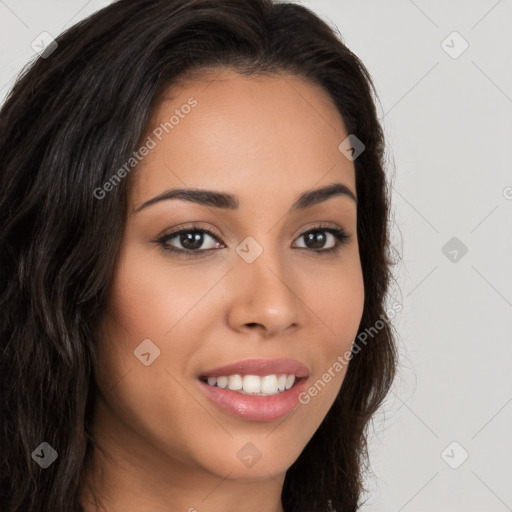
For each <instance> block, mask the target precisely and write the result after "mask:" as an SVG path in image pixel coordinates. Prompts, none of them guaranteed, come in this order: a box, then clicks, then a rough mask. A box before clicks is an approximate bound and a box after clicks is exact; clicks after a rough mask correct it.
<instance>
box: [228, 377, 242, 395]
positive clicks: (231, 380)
mask: <svg viewBox="0 0 512 512" xmlns="http://www.w3.org/2000/svg"><path fill="white" fill-rule="evenodd" d="M228 388H229V389H231V391H238V390H239V389H242V376H241V375H230V376H229V377H228Z"/></svg>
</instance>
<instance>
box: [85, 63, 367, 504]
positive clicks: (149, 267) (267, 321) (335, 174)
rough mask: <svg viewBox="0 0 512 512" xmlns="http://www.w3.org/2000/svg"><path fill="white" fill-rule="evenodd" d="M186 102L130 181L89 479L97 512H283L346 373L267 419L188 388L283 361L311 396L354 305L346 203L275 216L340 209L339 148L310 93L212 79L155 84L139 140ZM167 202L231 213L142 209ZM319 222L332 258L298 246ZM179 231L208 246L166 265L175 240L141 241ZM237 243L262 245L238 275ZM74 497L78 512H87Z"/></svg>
mask: <svg viewBox="0 0 512 512" xmlns="http://www.w3.org/2000/svg"><path fill="white" fill-rule="evenodd" d="M191 97H193V98H195V99H196V100H197V105H196V106H195V107H194V108H193V109H191V111H190V112H189V113H188V114H187V115H185V116H183V117H180V120H179V123H178V124H176V125H175V126H174V127H173V129H172V130H171V131H169V134H165V136H164V137H163V138H162V140H161V141H158V140H157V142H158V143H157V145H156V147H155V148H154V149H152V150H151V151H150V152H149V154H148V155H147V156H146V157H145V158H144V160H143V161H142V162H141V163H140V164H139V166H138V168H137V169H136V170H134V171H133V173H134V174H133V175H132V176H130V179H131V180H133V181H132V182H131V183H130V188H129V197H128V200H129V211H128V214H127V221H126V228H125V232H124V235H123V238H122V242H121V247H120V252H119V256H118V260H117V263H116V272H115V276H114V280H113V284H112V289H111V296H110V301H109V307H108V311H107V312H106V314H105V318H104V322H103V328H102V335H101V339H100V340H99V349H100V359H101V368H100V369H99V372H98V376H97V381H98V385H99V387H100V389H101V391H102V394H103V397H101V398H100V399H99V400H98V402H97V405H96V409H95V416H94V435H95V438H96V441H97V443H98V444H99V445H100V446H102V447H103V449H104V450H106V451H107V452H108V454H109V456H108V457H105V456H104V455H103V454H102V453H101V452H100V451H95V455H94V459H93V460H94V466H93V470H92V472H91V474H90V475H88V476H89V477H90V480H89V481H90V483H91V485H92V486H93V488H94V490H95V492H96V493H97V495H98V496H99V497H100V498H102V499H103V500H104V504H105V505H106V507H107V508H104V510H107V511H109V512H140V511H142V510H143V511H147V512H169V511H184V512H185V511H190V512H192V511H193V510H197V511H198V512H219V511H223V512H235V511H237V512H238V511H239V510H244V512H263V511H265V512H282V511H283V508H282V504H281V498H280V496H281V490H282V485H283V481H284V477H285V473H286V471H287V469H288V468H289V467H290V466H291V465H292V464H293V462H294V461H295V460H296V459H297V457H298V456H299V455H300V453H301V451H302V450H303V448H304V447H305V445H306V444H307V442H308V441H309V439H310V438H311V437H312V436H313V434H314V432H315V431H316V429H317V428H318V426H319V425H320V423H321V422H322V420H323V419H324V417H325V415H326V414H327V412H328V410H329V408H330V407H331V405H332V403H333V401H334V399H335V397H336V395H337V393H338V391H339V389H340V387H341V384H342V381H343V378H344V375H345V373H346V367H344V369H343V371H339V372H337V373H336V375H335V377H334V378H333V379H332V380H331V381H330V382H328V383H327V384H326V385H325V387H324V388H323V389H322V390H321V391H320V392H319V393H318V395H317V396H315V397H314V398H311V400H310V402H309V403H308V404H307V405H302V404H298V405H297V407H296V408H295V409H294V410H293V411H292V412H291V413H290V414H288V415H287V416H286V417H283V418H280V419H279V420H274V421H270V422H265V421H263V422H259V421H248V420H244V419H241V418H238V417H235V416H231V415H229V414H228V413H226V412H225V411H223V410H222V409H220V407H219V406H218V405H217V404H216V403H214V402H213V401H212V400H211V399H210V398H208V397H207V396H206V394H205V393H204V391H203V390H202V389H201V386H200V384H199V381H198V376H199V375H200V373H201V372H202V371H205V370H208V369H211V368H215V367H218V366H223V365H226V364H230V363H233V362H236V361H240V360H245V359H252V358H278V357H290V358H294V359H297V360H299V361H300V362H302V363H303V364H305V365H306V366H307V367H308V369H309V372H310V376H309V380H308V387H309V386H310V385H312V384H313V383H315V382H316V381H317V380H318V379H321V377H322V374H324V373H325V372H326V371H327V370H328V369H329V368H330V367H332V366H333V364H334V362H335V361H336V359H337V357H338V356H340V355H342V354H344V353H345V352H346V351H347V350H350V348H351V346H352V343H353V341H354V338H355V336H356V335H357V330H358V327H359V323H360V320H361V316H362V312H363V302H364V286H363V279H362V271H361V264H360V258H359V250H358V241H357V232H356V226H357V214H356V202H355V201H354V200H353V199H352V198H350V197H349V196H348V195H347V194H338V195H335V196H332V197H330V198H328V199H327V200H325V201H322V202H320V203H319V204H316V205H314V206H311V207H309V208H306V209H303V210H296V211H293V212H292V213H288V211H289V209H290V207H291V206H292V204H293V203H294V202H295V201H296V200H297V198H298V197H299V196H300V195H301V194H302V193H304V192H308V191H311V190H313V189H317V188H321V187H323V186H326V185H330V184H333V183H340V184H342V185H344V186H345V187H347V188H348V189H349V190H350V191H351V192H352V193H353V194H354V196H355V194H356V191H355V170H354V165H353V162H352V161H350V160H349V159H348V158H346V157H345V156H344V155H342V154H341V152H340V151H339V149H338V146H339V144H340V142H341V141H342V140H344V139H345V137H346V136H347V135H348V133H347V131H346V128H345V126H344V123H343V120H342V118H341V116H340V114H339V112H338V111H337V109H336V108H335V106H334V104H333V103H332V101H331V100H330V98H329V96H328V95H327V93H326V92H325V91H324V90H323V89H322V88H320V87H318V86H316V85H314V84H311V83H309V82H307V81H305V80H303V79H301V78H299V77H295V76H291V75H284V74H283V75H273V76H272V77H270V76H266V77H263V76H256V75H252V76H244V75H241V74H238V73H236V72H234V71H232V70H226V69H216V70H210V71H209V73H208V74H207V75H205V76H203V77H202V78H201V80H196V81H192V82H189V83H182V84H180V85H179V86H178V85H174V86H173V87H171V88H169V89H168V90H167V91H166V94H165V96H164V97H163V99H161V101H159V102H158V103H157V104H156V105H155V108H154V110H153V113H152V116H151V119H150V122H149V125H148V129H147V133H146V134H145V136H144V137H143V139H142V141H144V140H146V137H147V136H148V135H151V133H152V131H153V130H154V129H155V128H156V127H158V125H159V124H160V123H162V122H165V121H167V120H169V118H170V117H171V116H172V115H173V113H174V112H175V110H176V109H177V108H178V109H179V108H180V106H182V105H184V104H186V103H187V101H188V100H189V98H191ZM153 138H154V137H153ZM172 188H199V189H208V190H215V191H218V192H227V193H230V194H233V195H235V196H237V198H238V202H239V206H238V208H237V209H226V208H219V207H214V206H205V205H200V204H196V203H193V202H191V201H186V200H183V199H167V200H161V201H157V202H154V203H153V204H151V205H149V206H146V207H145V208H142V209H140V207H141V205H143V204H144V203H146V202H147V201H149V200H151V199H153V198H155V197H157V196H159V195H161V194H162V193H164V192H166V191H167V190H169V189H172ZM137 210H138V211H137ZM325 223H328V225H329V226H338V227H339V228H342V229H343V230H345V231H346V232H347V234H348V235H349V239H348V240H347V241H346V243H344V244H342V245H340V247H339V251H338V252H336V253H322V252H321V251H322V250H325V249H326V248H330V247H333V246H334V245H336V239H335V237H334V236H332V235H331V234H330V233H328V232H326V231H325V230H324V231H322V230H321V229H319V230H318V231H317V234H319V235H320V236H322V235H323V237H324V242H323V243H322V242H321V240H322V238H320V242H315V244H316V245H312V244H311V242H310V243H309V246H308V245H307V240H306V237H305V236H302V235H303V234H304V233H305V232H306V231H308V230H311V229H312V228H316V227H317V226H319V225H323V224H325ZM191 224H194V225H197V226H199V227H201V228H205V229H209V230H212V231H213V232H214V233H215V234H216V237H217V238H218V239H216V238H213V237H211V236H210V235H208V234H204V236H203V242H202V245H201V243H200V242H199V243H198V244H197V245H196V247H199V248H200V249H199V250H197V249H195V250H196V252H198V253H199V256H187V255H179V254H176V253H173V252H171V251H170V250H169V249H168V247H169V246H173V247H175V248H177V249H178V250H179V249H180V248H181V249H183V248H185V247H184V245H182V244H181V242H180V237H179V236H178V237H175V238H171V239H168V240H167V241H166V242H165V243H159V242H157V240H161V239H162V236H163V235H168V234H171V233H172V232H173V231H176V229H179V228H182V227H188V226H190V225H191ZM192 232H193V233H194V230H192ZM247 237H252V238H253V239H254V240H255V241H256V242H257V243H258V244H259V246H261V248H262V249H263V252H262V254H260V255H259V256H258V257H257V258H256V259H255V260H254V261H253V262H252V263H247V261H245V260H244V259H243V258H242V257H241V256H240V255H239V254H238V253H237V251H236V248H237V247H238V246H240V244H241V243H242V242H243V241H244V240H245V239H246V238H247ZM166 247H167V249H166ZM187 247H188V248H189V247H190V245H189V246H187ZM207 249H208V250H207ZM201 251H203V252H201ZM146 339H150V340H151V341H152V343H154V344H155V345H156V346H157V347H158V349H159V350H160V355H159V357H157V358H156V359H155V360H154V361H153V362H152V363H151V364H150V365H148V366H145V365H144V364H142V363H141V361H140V360H139V359H138V358H137V357H135V355H134V350H135V349H136V348H137V347H138V345H139V344H140V343H141V342H142V341H143V340H146ZM248 442H250V443H252V444H253V445H254V446H255V447H257V449H258V450H259V452H260V453H261V459H260V460H259V461H258V462H257V463H256V464H254V465H253V466H252V467H248V466H247V465H246V464H244V463H243V461H241V460H240V459H239V458H238V457H237V452H238V451H239V450H240V449H241V448H242V447H243V446H244V445H246V443H248ZM84 481H85V479H84ZM83 496H84V498H83V503H84V506H85V509H86V511H87V512H91V511H93V510H95V509H94V506H93V504H92V501H91V497H90V495H89V494H88V492H86V491H84V495H83Z"/></svg>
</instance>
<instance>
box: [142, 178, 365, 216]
mask: <svg viewBox="0 0 512 512" xmlns="http://www.w3.org/2000/svg"><path fill="white" fill-rule="evenodd" d="M336 196H345V197H349V198H350V199H352V200H353V201H354V202H355V203H356V204H357V198H356V196H355V195H354V193H353V192H352V191H351V190H350V189H349V188H348V187H347V186H345V185H343V184H341V183H332V184H331V185H327V186H325V187H322V188H318V189H316V190H309V191H307V192H303V193H302V194H301V195H300V196H299V197H298V198H297V200H296V201H295V202H294V203H293V205H292V207H291V208H290V210H289V212H288V213H292V212H294V211H297V210H305V209H306V208H310V207H312V206H315V205H317V204H320V203H323V202H324V201H327V200H328V199H331V198H332V197H336ZM169 199H182V200H184V201H190V202H192V203H197V204H200V205H204V206H212V207H214V208H224V209H228V210H237V209H238V207H239V206H240V201H239V200H238V197H237V196H235V195H233V194H228V193H226V192H217V191H215V190H204V189H194V188H174V189H170V190H166V191H165V192H163V193H162V194H159V195H158V196H155V197H153V198H152V199H149V200H148V201H146V202H145V203H143V204H142V205H141V206H139V207H138V208H136V209H135V213H138V212H140V211H141V210H143V209H144V208H147V207H148V206H151V205H153V204H155V203H159V202H160V201H167V200H169Z"/></svg>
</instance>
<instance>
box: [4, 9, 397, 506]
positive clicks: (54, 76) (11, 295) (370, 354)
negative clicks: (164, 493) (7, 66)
mask: <svg viewBox="0 0 512 512" xmlns="http://www.w3.org/2000/svg"><path fill="white" fill-rule="evenodd" d="M56 41H57V44H58V46H57V48H56V49H55V51H54V52H53V53H52V54H51V55H43V57H40V58H38V59H37V60H35V62H34V63H33V64H32V65H31V66H29V67H27V68H26V69H25V70H24V71H23V73H22V75H21V76H20V77H19V78H18V81H17V82H16V84H15V85H14V87H13V89H12V90H11V92H10V94H9V95H8V97H7V100H6V102H5V103H4V105H3V107H2V109H1V117H0V155H1V157H0V247H1V253H0V350H1V358H0V364H1V368H0V375H1V384H0V385H1V402H0V418H1V422H2V423H1V428H0V442H1V447H2V449H1V451H0V499H1V503H0V509H1V510H2V511H3V512H36V511H37V512H69V511H71V510H73V511H81V510H83V509H82V507H81V505H80V502H79V493H78V491H79V486H80V482H81V477H82V475H83V473H84V470H85V468H86V467H87V464H88V462H89V461H90V460H91V453H92V450H93V448H94V439H93V437H92V435H91V431H92V430H91V421H92V412H93V409H94V403H95V397H96V396H97V393H98V389H97V387H96V385H95V381H94V369H95V368H97V364H98V355H97V349H96V343H95V339H96V332H97V329H98V326H99V322H100V320H101V318H102V315H103V313H104V311H105V309H106V300H107V297H108V291H109V287H110V284H111V280H112V276H113V270H114V262H115V259H116V254H117V251H118V247H119V243H120V238H121V235H122V231H123V227H124V223H125V212H126V201H127V200H126V190H127V189H126V187H127V184H128V183H129V182H130V180H131V175H130V177H129V178H128V179H125V180H122V181H121V182H120V183H119V184H117V185H116V186H115V187H114V189H113V190H112V191H111V192H109V193H108V194H106V195H105V197H103V198H102V199H98V198H97V197H95V195H94V194H93V191H94V190H95V189H97V188H98V187H101V186H102V184H104V183H105V182H107V181H108V180H109V178H110V177H111V176H112V174H113V171H115V170H117V169H119V168H120V167H121V166H122V165H123V164H124V163H125V162H126V161H127V159H128V158H129V157H130V156H131V155H132V153H133V152H134V151H135V150H136V149H137V148H138V144H139V141H140V138H141V136H142V134H143V133H144V132H145V129H146V126H147V123H148V119H149V114H150V111H151V109H152V106H153V105H154V102H155V99H156V98H157V97H158V94H159V93H160V92H161V91H162V90H163V89H164V88H165V87H168V86H169V85H171V84H173V83H174V82H175V81H176V80H177V79H178V77H180V76H186V75H185V73H187V72H191V71H197V70H201V69H205V68H219V67H225V68H230V69H233V70H235V71H237V72H239V73H243V74H246V75H250V74H252V73H262V74H269V75H270V74H272V73H279V72H283V71H284V72H287V73H292V74H294V75H296V76H299V77H303V78H304V79H307V80H309V81H311V82H313V83H315V84H318V85H320V86H321V87H322V88H323V89H324V90H325V91H327V93H328V94H329V95H330V97H331V98H332V101H333V102H334V104H335V106H336V108H337V109H338V110H339V112H340V114H341V116H342V118H343V120H344V122H345V125H346V128H347V130H348V133H350V134H355V135H356V136H357V138H358V139H360V140H361V141H362V142H363V143H364V145H365V150H364V152H363V153H362V154H361V155H360V156H359V157H358V158H357V159H356V160H355V161H354V165H355V170H356V192H357V196H358V206H357V217H358V221H357V235H358V239H359V249H360V258H361V265H362V270H363V277H364V286H365V297H366V298H365V304H364V312H363V317H362V321H361V325H360V328H359V332H363V331H365V330H366V329H368V328H370V327H372V326H374V325H375V324H376V322H377V321H379V320H381V321H382V319H383V318H384V319H386V318H387V317H386V311H385V308H384V301H385V299H386V295H387V291H388V285H389V280H390V277H391V272H390V262H389V259H388V253H389V243H388V241H389V227H388V225H389V197H388V190H389V187H388V186H387V182H386V178H385V174H384V168H383V166H384V164H383V152H384V137H383V132H382V128H381V126H380V124H379V121H378V117H377V114H376V108H375V103H374V99H375V98H376V97H377V96H376V93H375V88H374V85H373V83H372V80H371V77H370V75H369V73H368V71H367V69H366V68H365V67H364V65H363V64H362V62H361V61H360V60H359V59H358V57H357V56H356V55H354V54H353V53H352V52H351V51H350V50H349V49H348V48H347V47H346V46H345V45H344V44H343V42H342V39H341V37H340V36H339V34H337V33H336V32H334V31H333V29H332V28H330V27H329V25H328V24H326V23H325V22H324V21H322V20H321V19H319V18H318V17H317V16H316V15H315V14H313V13H312V12H311V11H310V10H308V9H307V8H305V7H303V6H300V5H296V4H293V3H287V2H281V3H277V2H273V1H272V0H215V1H214V0H120V1H118V2H115V3H113V4H112V5H110V6H109V7H107V8H106V9H103V10H101V11H99V12H97V13H95V14H94V15H92V16H90V17H89V18H87V19H85V20H83V21H81V22H79V23H77V24H76V25H75V26H73V27H71V28H70V29H69V30H67V31H66V32H65V33H63V34H62V35H60V36H59V37H58V38H57V40H56ZM340 142H341V141H340ZM133 173H136V169H135V170H134V171H133ZM382 323H383V327H382V328H380V329H379V330H378V333H377V334H376V335H375V336H373V337H372V339H371V342H369V343H368V344H366V345H365V346H364V347H363V349H362V350H361V351H360V352H359V353H358V354H357V355H354V357H353V359H352V360H351V362H350V365H349V368H348V370H347V374H346V376H345V380H344V382H343V385H342V388H341V390H340V393H339V395H338V396H337V398H336V400H335V402H334V404H333V406H332V408H331V409H330V410H329V412H328V414H327V416H326V417H325V419H324V421H323V422H322V424H321V426H320V427H319V429H318V430H317V431H316V433H315V434H314V436H313V437H312V439H311V440H310V442H309V443H308V444H307V446H306V447H305V448H304V450H303V452H302V453H301V455H300V456H299V458H298V459H297V460H296V461H295V463H294V464H293V465H292V466H291V467H290V468H289V470H288V472H287V474H286V478H285V482H284V487H283V490H282V502H283V506H284V510H285V511H286V512H312V511H315V512H316V511H328V510H329V511H330V510H336V512H352V511H355V510H357V509H358V507H359V506H360V504H361V496H362V492H363V490H364V489H363V475H364V469H365V467H367V460H368V451H367V445H366V441H367V435H368V425H369V423H370V422H369V420H370V418H371V417H372V415H373V413H374V412H375V411H376V410H377V409H378V408H379V406H380V405H381V404H382V402H383V400H384V398H385V396H386V394H387V392H388V390H389V388H390V385H391V383H392V380H393V377H394V374H395V365H396V348H395V341H394V336H393V331H392V327H391V326H390V324H389V322H388V321H384V322H382ZM43 441H44V442H47V443H48V444H49V445H51V446H52V447H54V448H55V449H56V450H57V451H58V460H57V461H56V462H55V463H54V464H53V465H51V466H50V467H49V468H47V469H42V468H41V467H40V466H39V465H38V464H36V463H35V462H34V460H33V459H32V455H31V454H32V452H33V451H34V449H35V448H36V447H38V446H39V445H40V444H41V442H43Z"/></svg>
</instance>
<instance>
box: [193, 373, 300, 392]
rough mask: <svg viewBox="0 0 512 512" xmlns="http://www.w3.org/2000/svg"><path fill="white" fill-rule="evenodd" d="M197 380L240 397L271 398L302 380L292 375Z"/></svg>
mask: <svg viewBox="0 0 512 512" xmlns="http://www.w3.org/2000/svg"><path fill="white" fill-rule="evenodd" d="M199 380H201V381H202V382H204V383H206V384H208V385H210V386H212V387H216V388H221V389H226V390H230V391H234V392H235V393H239V394H241V395H251V396H273V395H278V394H280V393H284V392H285V391H287V390H289V389H291V388H292V387H293V386H294V385H296V383H297V382H299V381H302V380H304V378H299V377H296V376H295V375H294V374H285V373H282V374H270V375H241V374H233V375H220V376H218V377H200V378H199Z"/></svg>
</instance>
